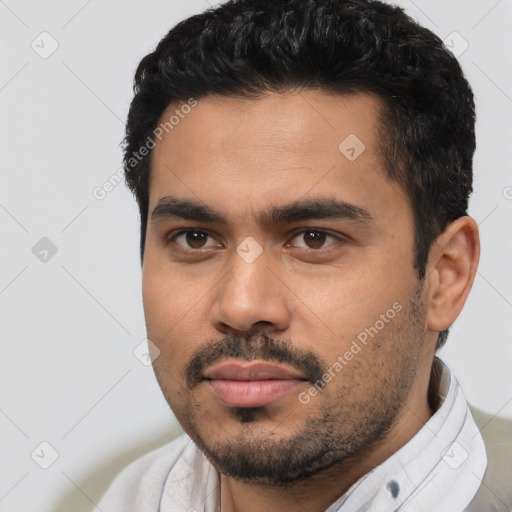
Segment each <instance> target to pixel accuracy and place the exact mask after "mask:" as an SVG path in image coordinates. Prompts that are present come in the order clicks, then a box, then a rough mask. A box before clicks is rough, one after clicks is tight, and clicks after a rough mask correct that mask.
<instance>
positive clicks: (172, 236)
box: [165, 227, 349, 252]
mask: <svg viewBox="0 0 512 512" xmlns="http://www.w3.org/2000/svg"><path fill="white" fill-rule="evenodd" d="M308 231H316V232H318V233H324V234H326V235H327V236H330V237H332V238H334V239H336V240H337V242H338V243H339V242H341V243H346V242H348V241H349V237H347V236H346V235H342V234H340V233H336V234H335V233H333V232H331V231H330V230H327V229H324V228H316V227H306V228H297V229H296V230H294V231H293V232H292V233H290V234H289V235H288V240H289V241H291V240H293V239H294V238H296V237H297V236H299V235H301V234H304V233H307V232H308ZM190 232H197V233H203V234H205V235H207V236H208V237H211V238H213V239H214V240H216V241H217V244H218V243H220V242H219V241H218V240H217V238H216V235H215V234H213V233H212V232H210V231H209V230H207V229H200V228H182V229H179V230H178V231H173V232H172V233H170V234H169V235H167V236H166V237H165V245H169V244H170V243H176V242H175V239H176V238H177V237H179V236H181V235H184V234H187V233H190ZM176 245H177V246H178V247H179V248H180V249H182V250H184V251H192V252H200V251H204V250H207V249H211V248H212V247H214V246H206V247H200V248H198V249H194V248H190V247H183V246H181V245H179V244H176ZM332 245H336V242H335V243H332V244H329V245H327V246H325V247H320V248H318V249H314V248H311V247H309V248H308V247H297V246H292V245H290V242H287V243H286V245H285V246H286V247H295V248H296V249H301V250H306V251H307V250H311V251H315V252H319V251H322V250H323V249H328V248H329V247H331V246H332Z"/></svg>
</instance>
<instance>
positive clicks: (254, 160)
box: [150, 90, 405, 216]
mask: <svg viewBox="0 0 512 512" xmlns="http://www.w3.org/2000/svg"><path fill="white" fill-rule="evenodd" d="M379 109H380V101H379V99H378V98H376V97H375V96H373V95H370V94H363V93H359V94H350V95H334V94H327V93H325V92H320V91H316V90H302V91H295V92H286V93H281V94H278V93H268V94H266V95H265V96H263V97H262V98H259V99H256V100H247V99H237V98H229V97H224V96H207V97H205V98H201V99H199V100H198V102H197V106H195V107H193V108H191V109H188V108H187V109H183V111H181V110H180V105H179V104H173V105H170V106H169V107H168V108H167V109H166V111H165V112H164V114H163V115H162V117H161V120H160V122H161V123H162V124H163V123H165V122H166V121H167V120H168V119H170V117H171V116H173V115H175V116H176V114H181V115H180V116H179V117H180V119H179V122H178V123H175V124H173V125H172V129H169V130H168V133H165V132H164V134H163V137H162V139H161V140H160V141H157V144H156V147H155V148H154V150H153V155H152V168H151V178H150V212H151V210H152V209H153V208H154V207H155V205H156V204H157V202H158V201H159V200H160V199H161V198H162V197H165V196H167V195H173V196H175V195H178V196H181V197H186V198H189V199H195V200H200V201H202V202H204V203H207V204H209V205H211V206H213V207H215V208H216V209H218V210H221V209H222V210H223V211H225V212H226V214H227V215H229V214H232V215H237V216H248V211H249V210H252V211H254V210H255V209H258V208H259V206H261V207H262V208H263V207H264V206H266V205H267V203H269V202H271V203H273V204H278V203H279V202H286V203H288V202H290V201H293V200H297V199H298V198H303V197H307V196H308V195H312V196H315V197H318V196H322V195H329V196H331V197H332V196H333V195H336V196H338V197H339V198H340V199H343V200H345V201H349V202H351V203H352V204H357V205H359V206H361V207H371V208H374V207H377V206H379V205H380V207H381V208H384V209H386V208H388V209H389V207H390V206H391V204H392V203H393V202H395V203H396V200H397V198H400V200H401V201H402V202H403V201H404V199H405V194H404V193H403V191H402V189H401V187H400V186H399V185H398V184H397V183H395V182H393V181H391V180H389V179H388V178H387V176H386V172H385V169H384V166H383V162H382V158H381V155H380V152H379V149H378V148H379V146H378V141H379V138H378V130H379V122H378V119H379ZM185 111H186V112H188V113H186V114H185V113H184V112H185ZM174 121H176V119H174ZM367 209H368V208H367Z"/></svg>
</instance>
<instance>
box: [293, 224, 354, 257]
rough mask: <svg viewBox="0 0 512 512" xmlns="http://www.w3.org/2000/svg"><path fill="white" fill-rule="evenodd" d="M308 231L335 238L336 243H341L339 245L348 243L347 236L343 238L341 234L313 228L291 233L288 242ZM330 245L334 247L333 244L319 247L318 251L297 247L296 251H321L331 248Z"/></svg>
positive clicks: (300, 229)
mask: <svg viewBox="0 0 512 512" xmlns="http://www.w3.org/2000/svg"><path fill="white" fill-rule="evenodd" d="M308 231H316V232H318V233H324V234H325V235H327V236H330V237H332V238H335V239H336V240H337V242H341V243H345V242H348V241H349V238H348V237H347V236H344V235H342V234H341V233H333V232H332V231H330V230H328V229H324V228H315V227H307V228H299V229H297V230H295V231H293V232H292V233H291V234H290V240H293V239H294V238H296V237H297V236H298V235H302V234H304V233H307V232H308ZM286 245H287V246H289V243H287V244H286ZM332 245H335V243H332V244H329V245H327V246H325V247H321V248H319V249H313V248H311V247H310V248H304V247H297V248H298V249H303V250H308V249H309V250H312V251H317V252H318V251H321V250H322V249H327V248H329V247H331V246H332Z"/></svg>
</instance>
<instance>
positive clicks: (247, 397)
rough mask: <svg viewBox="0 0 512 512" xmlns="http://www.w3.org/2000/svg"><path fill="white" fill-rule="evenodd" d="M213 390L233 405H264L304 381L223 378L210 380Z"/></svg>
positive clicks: (225, 401)
mask: <svg viewBox="0 0 512 512" xmlns="http://www.w3.org/2000/svg"><path fill="white" fill-rule="evenodd" d="M209 384H210V387H211V390H212V391H213V393H214V394H215V395H217V397H218V398H220V400H221V401H222V402H224V403H225V404H226V405H229V406H231V407H263V406H265V405H269V404H271V403H272V402H275V401H276V400H278V399H279V398H281V397H282V396H284V395H286V394H287V393H289V392H290V391H292V390H293V389H295V388H296V387H297V386H300V385H301V384H303V381H300V380H295V379H289V380H247V381H246V380H221V379H215V380H211V381H209Z"/></svg>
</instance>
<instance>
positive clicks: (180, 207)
mask: <svg viewBox="0 0 512 512" xmlns="http://www.w3.org/2000/svg"><path fill="white" fill-rule="evenodd" d="M164 219H165V220H172V219H176V220H178V219H182V220H191V221H197V222H206V223H211V224H213V223H216V224H222V225H223V226H228V225H229V222H228V221H227V219H226V218H224V217H223V216H222V215H221V214H220V213H219V212H216V211H214V210H213V209H212V208H210V207H208V206H206V205H204V204H201V203H198V202H195V201H191V200H190V199H178V198H176V197H172V196H168V197H163V198H162V199H160V200H159V201H158V204H157V205H156V206H155V208H154V209H153V212H152V213H151V220H152V221H153V222H155V221H159V220H164Z"/></svg>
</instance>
